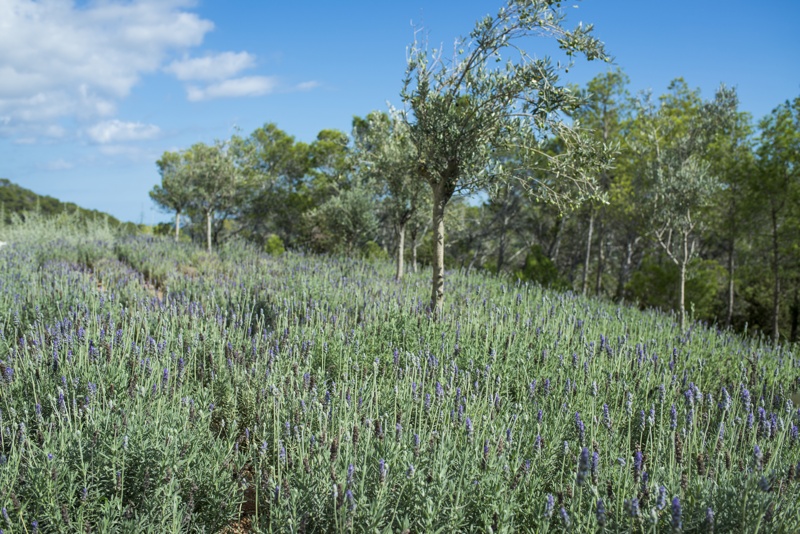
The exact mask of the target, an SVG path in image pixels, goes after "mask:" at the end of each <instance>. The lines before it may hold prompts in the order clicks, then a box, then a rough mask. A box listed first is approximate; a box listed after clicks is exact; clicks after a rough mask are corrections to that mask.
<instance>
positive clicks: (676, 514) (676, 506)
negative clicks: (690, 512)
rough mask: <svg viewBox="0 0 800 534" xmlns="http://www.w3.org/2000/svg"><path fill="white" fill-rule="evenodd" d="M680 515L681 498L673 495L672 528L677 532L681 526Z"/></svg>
mask: <svg viewBox="0 0 800 534" xmlns="http://www.w3.org/2000/svg"><path fill="white" fill-rule="evenodd" d="M681 516H682V513H681V500H680V499H679V498H678V497H677V496H675V497H673V498H672V528H673V529H674V530H675V531H678V532H680V530H681V529H682V528H683V519H682V517H681Z"/></svg>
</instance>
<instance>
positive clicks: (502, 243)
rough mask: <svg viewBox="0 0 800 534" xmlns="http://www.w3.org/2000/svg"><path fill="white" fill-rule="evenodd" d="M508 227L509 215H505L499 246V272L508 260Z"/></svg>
mask: <svg viewBox="0 0 800 534" xmlns="http://www.w3.org/2000/svg"><path fill="white" fill-rule="evenodd" d="M507 227H508V217H506V216H503V224H502V225H501V226H500V239H499V243H498V247H497V272H498V273H499V272H500V271H502V270H503V264H504V263H505V261H506V228H507Z"/></svg>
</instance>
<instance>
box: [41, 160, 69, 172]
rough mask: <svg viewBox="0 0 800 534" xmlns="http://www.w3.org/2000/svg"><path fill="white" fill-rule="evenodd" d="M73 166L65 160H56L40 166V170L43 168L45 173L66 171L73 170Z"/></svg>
mask: <svg viewBox="0 0 800 534" xmlns="http://www.w3.org/2000/svg"><path fill="white" fill-rule="evenodd" d="M74 166H75V165H73V164H72V163H70V162H68V161H66V160H63V159H56V160H53V161H49V162H47V163H45V164H44V165H42V167H41V168H43V169H44V170H46V171H66V170H69V169H71V168H73V167H74Z"/></svg>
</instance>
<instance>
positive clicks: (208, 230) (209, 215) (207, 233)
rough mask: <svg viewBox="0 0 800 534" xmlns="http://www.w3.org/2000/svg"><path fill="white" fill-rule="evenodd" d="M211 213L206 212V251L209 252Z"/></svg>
mask: <svg viewBox="0 0 800 534" xmlns="http://www.w3.org/2000/svg"><path fill="white" fill-rule="evenodd" d="M211 217H212V214H211V211H207V212H206V245H207V247H208V251H209V252H211Z"/></svg>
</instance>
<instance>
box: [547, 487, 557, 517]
mask: <svg viewBox="0 0 800 534" xmlns="http://www.w3.org/2000/svg"><path fill="white" fill-rule="evenodd" d="M555 504H556V500H555V498H554V497H553V496H552V495H551V494H550V493H548V494H547V501H546V502H545V503H544V516H545V517H546V518H548V519H550V518H551V517H553V507H554V506H555Z"/></svg>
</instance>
